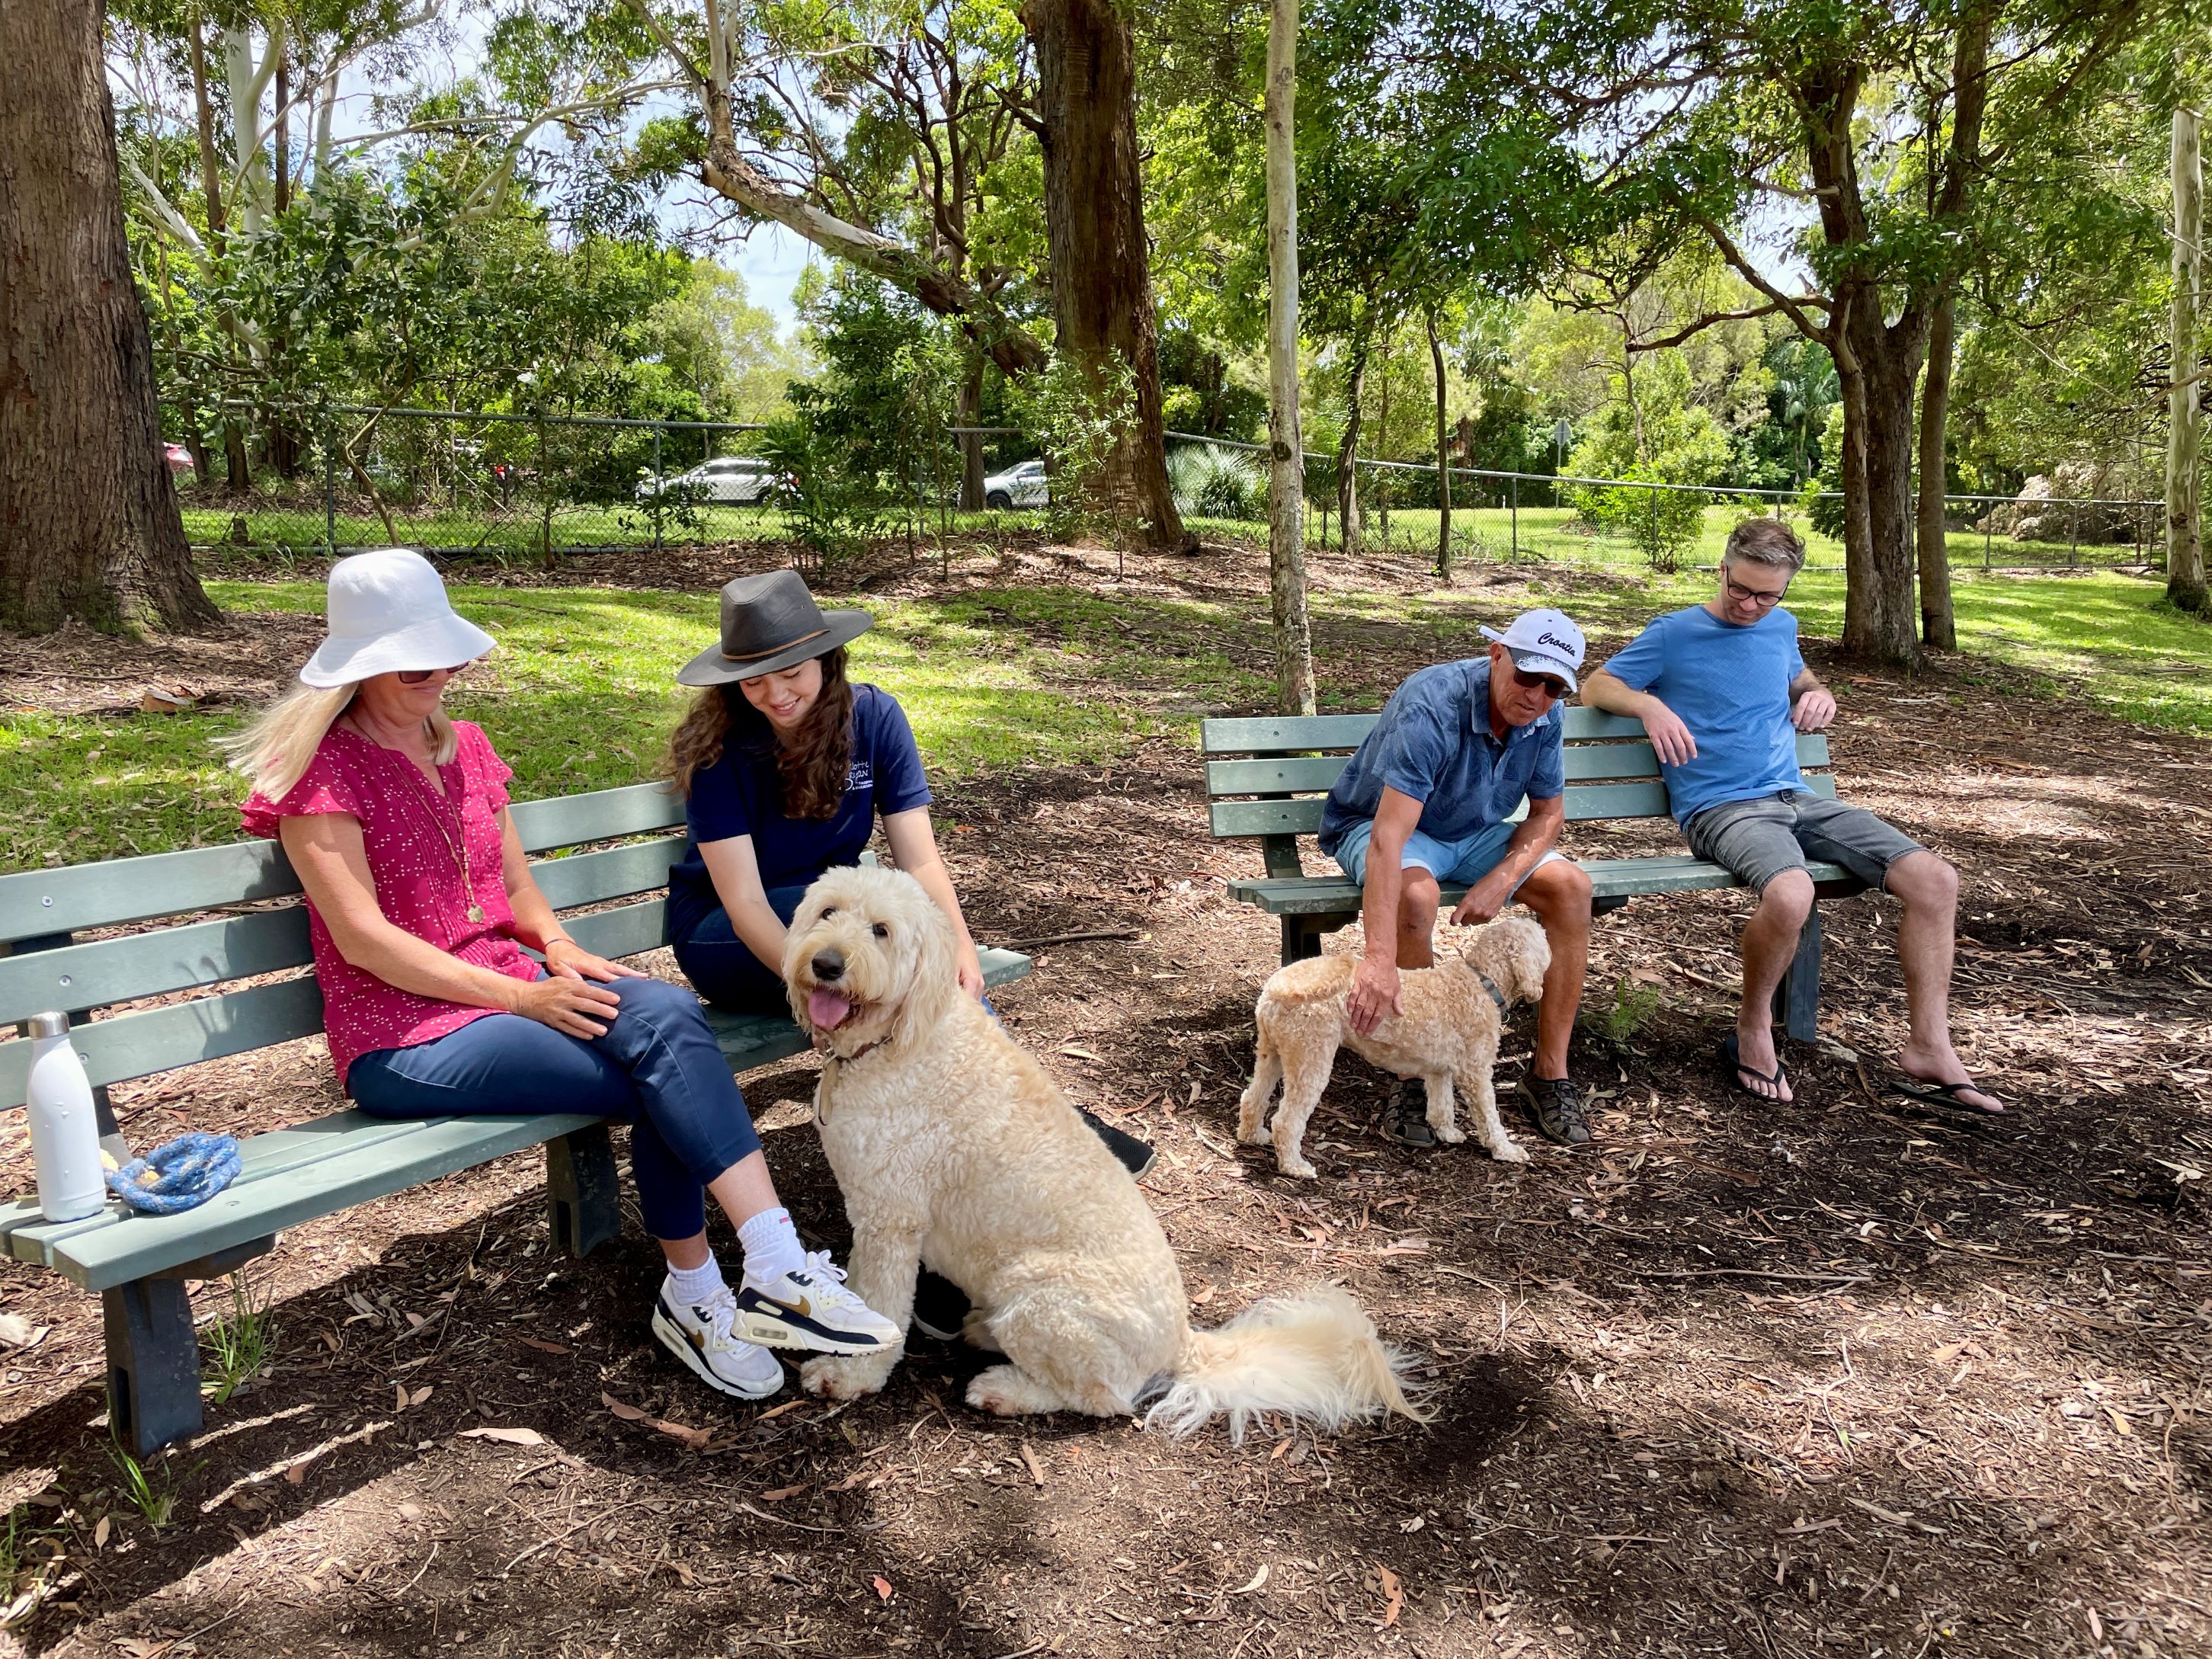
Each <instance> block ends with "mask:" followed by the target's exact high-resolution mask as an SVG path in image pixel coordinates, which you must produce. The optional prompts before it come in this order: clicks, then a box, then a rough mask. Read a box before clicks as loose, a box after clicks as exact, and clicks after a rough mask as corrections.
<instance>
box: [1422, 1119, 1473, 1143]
mask: <svg viewBox="0 0 2212 1659" xmlns="http://www.w3.org/2000/svg"><path fill="white" fill-rule="evenodd" d="M1429 1127H1431V1128H1432V1129H1434V1130H1435V1131H1436V1132H1437V1139H1438V1140H1441V1141H1443V1144H1444V1145H1445V1146H1458V1145H1459V1144H1460V1142H1462V1140H1465V1139H1467V1131H1466V1130H1464V1129H1462V1128H1461V1127H1458V1126H1457V1125H1455V1124H1451V1123H1432V1124H1431V1125H1430V1126H1429Z"/></svg>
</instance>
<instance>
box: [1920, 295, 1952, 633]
mask: <svg viewBox="0 0 2212 1659" xmlns="http://www.w3.org/2000/svg"><path fill="white" fill-rule="evenodd" d="M1957 321H1958V302H1957V301H1956V299H1955V298H1954V296H1953V295H1948V294H1947V295H1944V296H1943V297H1942V300H1940V301H1937V302H1936V315H1935V319H1934V320H1933V321H1932V322H1930V324H1929V329H1928V372H1927V375H1926V378H1925V379H1924V380H1923V382H1922V384H1921V388H1920V510H1919V532H1920V642H1921V643H1922V644H1923V645H1929V646H1933V647H1936V649H1937V650H1938V651H1955V650H1957V649H1958V648H1959V632H1958V625H1957V623H1956V621H1955V620H1954V617H1953V616H1952V611H1951V550H1950V547H1949V544H1948V543H1947V542H1946V541H1945V539H1944V528H1943V455H1944V442H1943V428H1944V425H1945V422H1947V420H1948V416H1949V415H1950V410H1951V362H1952V357H1953V355H1954V353H1953V349H1952V335H1953V331H1954V327H1955V326H1956V324H1957Z"/></svg>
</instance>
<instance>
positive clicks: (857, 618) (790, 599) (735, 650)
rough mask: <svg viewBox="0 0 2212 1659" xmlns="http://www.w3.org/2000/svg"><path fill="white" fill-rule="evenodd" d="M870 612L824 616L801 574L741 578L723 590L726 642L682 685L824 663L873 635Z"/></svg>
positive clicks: (681, 677) (682, 674)
mask: <svg viewBox="0 0 2212 1659" xmlns="http://www.w3.org/2000/svg"><path fill="white" fill-rule="evenodd" d="M875 620H876V619H875V618H874V617H872V616H870V615H869V614H868V613H867V612H866V611H824V610H823V609H822V608H821V607H820V606H819V605H816V604H815V603H814V595H812V594H811V593H810V592H807V591H806V583H805V580H803V579H802V578H801V577H800V575H799V573H798V572H797V571H796V570H771V571H769V573H768V574H766V575H764V576H740V577H738V579H737V580H735V581H733V582H729V583H726V584H725V585H724V586H723V588H722V639H721V643H720V644H719V645H715V646H712V647H708V649H707V650H704V651H702V652H701V653H699V654H698V655H697V656H696V657H694V658H692V659H691V660H690V662H688V663H686V664H684V666H683V668H682V669H681V670H679V671H678V673H677V676H676V680H677V684H679V685H727V684H730V682H731V681H732V680H750V679H754V678H757V677H759V676H760V675H763V674H773V673H775V672H776V671H778V670H780V669H785V668H789V667H791V666H792V665H794V664H796V663H802V662H805V660H806V659H808V658H810V657H823V656H827V655H829V653H830V652H832V651H835V650H836V648H837V647H839V646H841V645H843V644H845V643H846V642H847V641H849V640H854V639H857V638H858V637H859V636H860V635H862V634H865V633H866V632H867V630H868V629H869V628H870V627H871V626H872V625H873V624H874V623H875Z"/></svg>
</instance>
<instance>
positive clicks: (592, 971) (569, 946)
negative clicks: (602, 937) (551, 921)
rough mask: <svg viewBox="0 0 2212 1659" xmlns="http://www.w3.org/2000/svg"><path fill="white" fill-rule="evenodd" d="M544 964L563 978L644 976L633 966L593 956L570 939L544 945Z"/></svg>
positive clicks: (626, 977) (609, 978) (610, 978)
mask: <svg viewBox="0 0 2212 1659" xmlns="http://www.w3.org/2000/svg"><path fill="white" fill-rule="evenodd" d="M545 966H546V967H547V968H548V969H550V970H551V971H552V972H553V973H556V974H558V975H560V976H561V977H562V978H563V979H595V980H599V981H601V982H602V983H604V982H605V981H608V980H614V979H642V978H644V977H645V975H642V974H641V973H640V972H638V970H637V969H635V968H625V967H623V965H622V963H619V962H609V961H608V960H607V959H606V958H605V957H595V956H593V955H592V953H591V952H590V951H586V949H585V948H584V947H583V946H582V945H579V944H577V943H576V941H575V940H574V939H555V940H554V941H553V942H552V943H551V944H550V945H547V946H546V947H545Z"/></svg>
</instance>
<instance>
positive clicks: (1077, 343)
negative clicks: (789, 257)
mask: <svg viewBox="0 0 2212 1659" xmlns="http://www.w3.org/2000/svg"><path fill="white" fill-rule="evenodd" d="M579 3H589V0H579ZM623 3H625V4H626V5H627V6H628V8H629V10H630V11H631V12H632V13H634V14H635V15H636V16H637V17H638V18H639V19H641V21H642V22H643V24H644V25H645V27H647V29H648V30H649V32H650V33H651V34H652V36H653V40H654V41H655V42H656V43H657V47H658V52H659V58H660V60H661V61H663V62H665V63H666V64H671V65H672V66H673V68H674V70H675V72H676V73H677V75H678V76H679V77H680V78H681V80H682V82H684V86H685V88H687V89H688V91H689V93H690V100H691V103H692V104H693V106H694V108H693V109H692V110H691V111H690V113H689V114H688V115H687V117H686V118H684V125H685V126H686V127H688V131H686V132H684V133H683V134H681V135H674V137H676V143H673V144H672V145H671V146H670V147H669V152H670V153H671V154H685V155H686V157H687V159H688V161H690V165H691V167H693V168H694V169H695V171H696V175H697V177H698V178H699V179H701V181H702V182H703V183H704V184H705V185H707V186H708V189H710V190H712V191H714V192H715V193H716V194H717V195H719V196H720V197H723V198H725V199H726V200H727V201H728V202H730V203H732V204H734V205H735V206H737V207H738V208H739V209H740V210H743V211H744V213H745V214H746V215H749V216H751V217H753V218H755V219H757V220H767V221H771V222H775V223H777V224H781V225H782V226H784V227H785V228H787V229H789V230H791V231H793V232H794V233H796V234H798V235H799V236H800V237H802V238H804V239H805V240H807V241H808V242H810V243H811V244H812V245H813V246H816V247H818V248H820V249H822V250H823V252H827V253H829V254H830V255H832V256H833V257H834V258H837V259H839V260H841V261H842V262H843V263H845V264H849V265H851V266H853V267H854V268H855V269H856V270H861V271H865V272H866V273H868V274H870V275H872V276H877V277H879V278H881V279H883V280H884V281H886V282H888V283H891V284H892V285H893V286H894V287H896V288H897V289H900V290H902V292H904V293H907V294H909V295H913V296H914V297H915V299H917V300H919V301H921V303H922V304H923V305H924V306H926V307H928V308H929V309H930V310H931V311H933V312H935V313H938V314H939V315H941V316H945V317H949V318H951V319H953V320H954V321H955V322H956V323H957V325H958V326H959V328H960V329H961V330H962V331H963V333H964V334H965V335H966V336H967V337H969V339H970V340H971V341H972V342H973V343H974V344H975V347H976V349H979V350H980V351H981V353H983V354H984V355H987V356H989V357H990V358H991V359H992V360H993V361H994V362H996V363H997V364H998V365H999V367H1000V369H1002V370H1003V371H1005V372H1006V373H1007V374H1026V373H1029V372H1030V371H1031V370H1033V369H1035V368H1038V367H1039V366H1040V365H1041V364H1042V362H1043V360H1044V348H1043V347H1042V344H1041V343H1040V342H1039V341H1038V339H1037V338H1036V335H1035V334H1034V332H1033V331H1031V329H1030V327H1029V326H1028V319H1026V318H1025V317H1024V316H1023V315H1021V314H1020V313H1018V311H1017V310H1016V309H1014V308H1012V307H1010V306H1009V305H1008V304H1007V303H1006V299H1007V296H1006V293H1005V292H1004V291H1002V290H1001V289H994V286H993V284H992V282H991V279H990V277H989V276H988V275H987V273H984V272H981V271H979V270H976V269H975V268H972V266H971V263H970V257H969V254H970V251H969V249H968V248H967V246H966V245H965V240H964V239H963V238H962V237H960V236H958V235H957V234H947V232H948V228H949V226H948V223H947V222H946V221H945V220H944V219H942V218H940V217H939V216H937V215H936V214H935V213H930V214H928V215H926V216H924V217H923V219H922V221H921V223H919V224H917V223H916V222H915V220H914V218H913V216H912V215H911V213H910V211H909V210H910V209H911V207H912V205H913V204H912V201H911V198H909V197H906V196H905V195H904V194H903V193H902V192H901V193H896V194H894V195H892V196H890V197H886V196H884V195H881V194H878V193H877V192H875V191H871V190H865V189H856V188H853V187H852V186H853V185H854V184H855V183H856V182H858V181H857V179H855V178H854V177H852V176H848V175H847V174H846V173H845V172H844V171H843V170H844V169H845V168H846V167H848V164H849V163H850V161H852V159H853V156H854V149H853V142H854V138H855V137H856V136H857V132H858V128H857V126H856V117H863V116H865V115H866V106H872V109H873V111H874V112H877V113H879V114H881V115H882V116H883V117H884V119H885V120H886V121H888V122H891V123H900V122H902V123H903V124H904V125H905V128H906V135H907V140H908V144H909V147H910V148H911V149H912V150H913V153H914V155H915V160H916V161H917V162H918V163H919V164H920V165H921V167H922V168H923V169H924V170H925V171H933V169H934V168H935V167H937V166H938V165H939V163H940V162H941V163H943V164H944V165H945V168H946V179H945V188H944V190H943V191H941V192H940V191H938V189H937V186H936V185H935V183H934V181H929V182H927V183H926V185H925V188H924V190H923V192H922V193H923V194H924V195H925V196H929V195H938V194H941V195H942V197H943V199H944V200H945V202H946V203H948V204H951V203H953V202H957V201H959V200H961V199H962V195H961V192H960V191H958V190H956V189H954V188H952V185H951V160H952V157H953V155H954V153H955V152H956V151H958V152H960V153H963V154H964V155H967V156H968V157H969V159H970V160H971V161H979V162H980V161H986V160H987V159H988V158H989V156H990V155H991V151H992V146H993V143H994V141H992V140H990V139H988V138H984V139H981V140H980V141H979V140H977V139H976V138H975V137H974V136H973V135H974V134H975V131H976V130H977V128H978V126H979V125H980V126H981V127H984V128H987V127H988V126H989V125H991V123H993V122H994V121H1000V120H1002V118H1011V119H1012V121H1013V122H1016V123H1018V125H1019V127H1020V128H1021V129H1023V130H1024V131H1025V132H1026V133H1027V135H1028V136H1029V137H1030V138H1032V139H1033V140H1034V149H1033V151H1032V153H1031V155H1030V159H1029V162H1028V165H1029V166H1030V167H1031V168H1032V170H1033V173H1041V184H1042V208H1043V214H1042V217H1043V221H1044V230H1045V238H1044V245H1045V258H1044V261H1043V262H1042V263H1043V267H1044V268H1043V270H1042V271H1041V272H1039V273H1037V274H1038V275H1039V276H1040V277H1041V278H1042V285H1043V286H1044V287H1045V288H1047V289H1048V291H1049V297H1050V301H1051V310H1052V318H1053V323H1054V349H1055V350H1057V351H1058V353H1059V354H1060V356H1064V357H1066V359H1068V360H1069V361H1070V362H1073V363H1074V364H1076V365H1077V366H1078V368H1079V369H1080V371H1081V372H1082V374H1084V376H1085V379H1086V380H1087V381H1088V382H1089V383H1091V385H1092V386H1094V389H1096V390H1097V391H1098V392H1099V393H1100V395H1102V396H1103V391H1104V388H1105V387H1106V386H1108V385H1109V384H1115V385H1118V384H1119V383H1120V380H1121V375H1122V374H1123V373H1124V372H1126V374H1127V376H1128V378H1129V380H1130V381H1131V383H1132V384H1133V386H1134V389H1135V401H1136V409H1135V415H1136V418H1135V420H1134V421H1133V422H1132V423H1130V424H1129V425H1128V426H1127V428H1125V429H1124V431H1123V434H1122V437H1121V441H1120V442H1119V443H1118V444H1117V446H1116V447H1115V453H1114V455H1113V457H1112V458H1111V459H1110V462H1109V467H1108V476H1109V483H1108V487H1109V489H1114V490H1115V491H1116V492H1117V493H1118V494H1119V495H1122V496H1124V497H1125V498H1127V501H1128V502H1129V503H1130V504H1131V505H1133V507H1134V510H1135V516H1136V517H1137V518H1138V519H1139V520H1140V521H1141V522H1142V523H1143V524H1144V525H1145V526H1146V535H1147V538H1149V539H1150V540H1151V541H1152V543H1153V544H1157V545H1161V546H1168V547H1182V546H1185V545H1187V544H1188V538H1187V537H1186V536H1185V534H1184V532H1183V530H1182V522H1181V520H1180V518H1179V517H1178V516H1177V514H1176V508H1175V501H1174V496H1173V493H1172V492H1171V491H1170V489H1169V488H1168V483H1167V472H1166V458H1165V451H1164V440H1163V437H1162V431H1161V427H1162V422H1161V418H1160V392H1159V374H1158V323H1157V319H1156V318H1155V316H1154V313H1153V307H1152V286H1151V276H1150V272H1149V270H1148V268H1147V263H1146V261H1147V253H1148V247H1147V242H1146V234H1145V224H1144V200H1143V191H1142V175H1141V166H1142V156H1141V154H1140V152H1139V147H1138V144H1137V141H1136V129H1135V113H1134V111H1135V96H1136V87H1135V57H1134V52H1133V44H1132V39H1131V33H1130V24H1129V19H1128V17H1127V14H1125V13H1124V12H1123V11H1122V10H1121V9H1120V7H1119V6H1118V5H1116V4H1115V3H1114V0H1030V3H1029V4H1028V5H1026V6H1025V7H1024V8H1023V9H1021V10H1020V11H1018V12H1015V11H1012V10H1011V9H1009V8H1007V7H1006V6H1005V5H1003V4H1002V3H1000V4H994V3H992V0H889V3H867V0H863V3H859V4H855V5H853V6H849V7H845V8H841V9H836V10H835V11H833V10H831V9H825V8H822V7H819V6H817V5H812V4H809V3H805V0H696V9H695V8H694V0H623ZM1015 23H1018V26H1019V28H1020V31H1021V33H1022V34H1023V35H1025V36H1026V41H1027V49H1026V53H1025V54H1018V53H1012V52H1009V51H1008V50H1007V48H1006V39H1007V36H1008V35H1009V33H1010V32H1011V29H1010V25H1011V24H1015ZM917 43H919V51H918V52H915V50H914V49H915V47H916V44H917ZM902 53H906V54H908V56H909V57H910V58H913V59H914V60H915V61H918V62H927V60H928V59H930V58H932V56H934V58H935V71H933V72H931V73H927V74H924V75H922V76H920V77H918V78H915V77H907V78H905V79H904V80H903V82H902V77H904V76H905V71H904V70H901V69H900V68H899V67H898V66H897V60H898V59H899V58H900V57H901V55H902ZM959 64H965V65H967V67H966V68H965V69H963V70H962V71H961V73H960V75H959V76H958V77H957V80H958V84H956V81H955V77H954V76H951V74H948V73H941V72H938V71H944V70H949V69H951V68H952V67H954V66H956V65H959ZM1032 64H1033V66H1034V68H1033V72H1032V67H1031V66H1032ZM963 87H964V88H966V93H965V94H963ZM887 131H888V128H887V127H884V126H881V125H878V127H877V132H878V137H882V136H884V135H885V134H886V133H887ZM1001 131H1002V132H1003V133H1004V134H1006V135H1007V136H1008V137H1002V138H1001V139H1000V140H998V141H996V142H997V143H998V144H999V147H1000V148H999V153H1000V155H1001V156H1002V157H1004V158H1006V159H1007V160H1008V161H1010V163H1011V162H1012V161H1016V160H1018V157H1016V156H1015V152H1014V146H1013V145H1012V143H1011V142H1009V139H1010V137H1011V135H1012V131H1013V129H1012V127H1005V126H1002V128H1001ZM986 189H987V187H986ZM917 232H919V233H920V234H917ZM1117 364H1118V365H1119V367H1118V368H1116V367H1115V365H1117Z"/></svg>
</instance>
